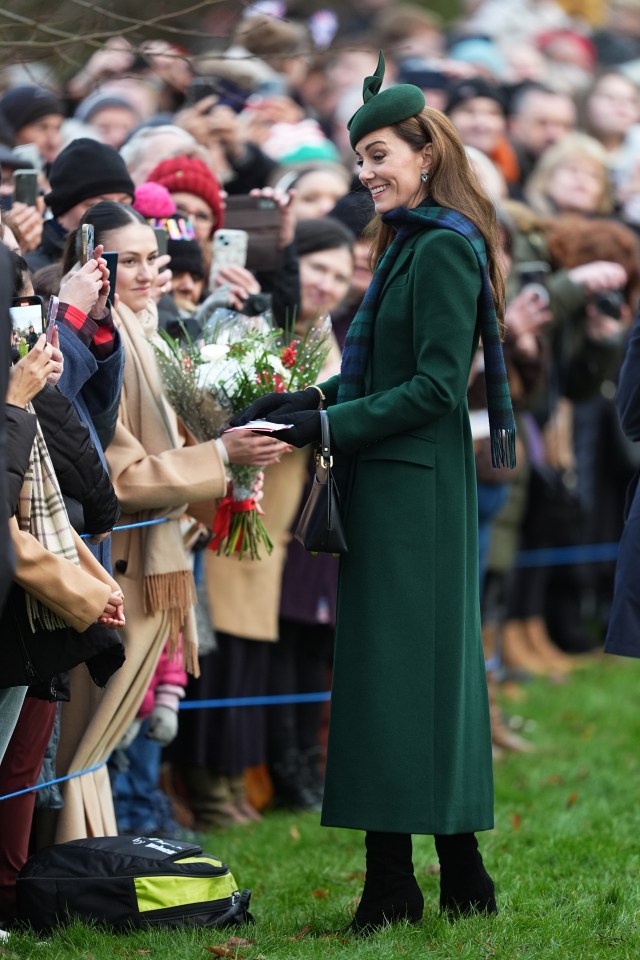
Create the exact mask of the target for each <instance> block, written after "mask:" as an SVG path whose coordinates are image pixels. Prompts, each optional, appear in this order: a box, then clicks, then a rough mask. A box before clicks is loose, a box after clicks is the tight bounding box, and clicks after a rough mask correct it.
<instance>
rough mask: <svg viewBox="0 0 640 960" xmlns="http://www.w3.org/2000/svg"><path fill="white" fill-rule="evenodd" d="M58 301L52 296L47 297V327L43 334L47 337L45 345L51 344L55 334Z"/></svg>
mask: <svg viewBox="0 0 640 960" xmlns="http://www.w3.org/2000/svg"><path fill="white" fill-rule="evenodd" d="M59 304H60V301H59V300H58V298H57V297H54V296H53V295H52V296H51V297H49V308H48V310H47V327H46V330H45V333H46V335H47V343H52V342H53V335H54V333H55V332H56V329H57V327H56V317H57V316H58V306H59Z"/></svg>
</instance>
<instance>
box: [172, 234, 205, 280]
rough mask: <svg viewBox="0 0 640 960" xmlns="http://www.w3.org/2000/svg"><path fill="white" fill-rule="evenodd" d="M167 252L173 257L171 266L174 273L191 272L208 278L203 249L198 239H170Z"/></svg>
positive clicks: (202, 277)
mask: <svg viewBox="0 0 640 960" xmlns="http://www.w3.org/2000/svg"><path fill="white" fill-rule="evenodd" d="M167 253H168V254H169V255H170V257H171V263H170V264H169V266H170V267H171V270H172V271H173V273H174V274H176V273H191V274H193V276H194V277H199V278H200V279H201V280H204V279H205V278H206V273H205V269H204V263H203V260H202V251H201V249H200V244H199V243H198V241H197V240H171V239H170V240H169V243H168V246H167Z"/></svg>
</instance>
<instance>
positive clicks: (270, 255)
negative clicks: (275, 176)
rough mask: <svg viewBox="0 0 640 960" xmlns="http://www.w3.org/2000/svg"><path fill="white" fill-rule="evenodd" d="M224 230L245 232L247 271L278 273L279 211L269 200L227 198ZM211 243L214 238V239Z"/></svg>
mask: <svg viewBox="0 0 640 960" xmlns="http://www.w3.org/2000/svg"><path fill="white" fill-rule="evenodd" d="M226 204H227V206H226V210H225V215H224V226H225V229H229V230H246V232H247V233H248V235H249V245H248V248H247V259H246V266H247V270H251V271H256V270H278V269H279V268H280V266H281V264H282V253H281V251H280V249H279V247H280V225H281V224H280V220H281V214H280V207H279V206H278V204H277V202H276V201H275V200H274V199H273V198H272V197H251V196H245V195H235V196H230V197H227V201H226ZM214 242H215V235H214Z"/></svg>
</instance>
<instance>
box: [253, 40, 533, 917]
mask: <svg viewBox="0 0 640 960" xmlns="http://www.w3.org/2000/svg"><path fill="white" fill-rule="evenodd" d="M383 76H384V58H383V57H382V54H381V55H380V60H379V63H378V68H377V69H376V71H375V73H374V74H373V75H372V76H369V77H366V78H365V81H364V89H363V94H364V97H363V99H364V103H363V105H362V106H361V107H360V109H359V110H357V111H356V113H355V114H354V116H353V117H352V118H351V120H350V122H349V124H348V127H349V137H350V142H351V146H352V148H353V149H354V151H355V156H356V162H357V164H358V166H359V168H360V174H359V176H360V181H361V183H362V185H363V186H364V187H365V188H366V189H368V190H369V191H370V194H371V196H372V199H373V203H374V206H375V211H376V213H377V215H378V218H379V219H378V220H377V221H376V224H377V226H376V234H375V238H374V243H373V260H374V262H375V264H376V270H375V272H374V275H373V279H372V282H371V285H370V287H369V289H368V291H367V294H366V295H365V297H364V299H363V301H362V304H361V307H360V309H359V311H358V313H357V314H356V316H355V318H354V320H353V322H352V324H351V327H350V330H349V334H348V336H347V339H346V342H345V348H344V353H343V357H342V365H341V372H340V374H339V375H337V376H335V377H333V378H332V379H330V380H327V381H324V382H323V383H320V384H319V385H317V386H313V385H310V387H309V388H307V389H306V390H303V391H300V392H298V393H293V394H286V393H284V394H271V395H270V396H269V397H266V398H262V399H261V400H259V401H256V402H255V403H254V404H252V405H251V406H250V407H249V408H248V409H247V410H246V411H244V413H243V414H242V415H241V416H240V417H238V418H236V420H235V423H241V422H246V421H248V420H251V419H253V418H255V417H268V418H269V420H273V421H275V422H276V423H282V424H292V425H293V426H292V428H291V429H288V430H287V431H286V436H287V439H289V440H290V442H291V443H292V444H293V445H295V446H299V445H303V444H307V443H318V442H319V440H320V414H319V410H318V408H319V407H320V406H321V405H323V404H324V405H326V407H327V412H328V417H329V423H330V429H331V435H332V441H333V445H334V448H335V453H334V456H335V465H336V471H337V472H338V471H339V473H340V474H341V490H342V497H343V499H342V510H343V520H344V522H345V524H346V528H345V533H346V540H347V544H348V553H346V554H344V555H343V556H342V557H341V558H340V569H339V590H338V606H337V616H336V644H335V660H334V673H333V691H332V701H331V720H330V730H329V744H328V753H327V771H326V781H325V792H324V800H323V810H322V823H323V824H325V825H327V826H337V827H347V828H355V829H360V830H364V831H365V846H366V866H367V870H366V878H365V884H364V891H363V894H362V898H361V901H360V904H359V906H358V908H357V910H356V913H355V916H354V918H353V920H352V923H351V930H352V931H353V932H355V933H367V932H368V931H370V930H371V929H375V928H377V927H380V926H383V925H385V924H388V923H393V922H395V921H401V920H408V921H409V922H411V923H417V922H419V921H420V919H421V917H422V912H423V896H422V891H421V890H420V887H419V885H418V882H417V880H416V877H415V874H414V868H413V862H412V840H411V837H412V834H414V833H416V834H433V835H434V836H435V844H436V851H437V854H438V858H439V860H440V867H441V872H440V907H441V909H442V910H443V911H445V912H447V913H449V914H451V915H453V916H458V915H460V914H463V915H464V914H467V913H472V912H480V913H493V912H495V911H496V909H497V907H496V899H495V891H494V883H493V880H492V878H491V877H490V875H489V874H488V872H487V870H486V868H485V866H484V864H483V860H482V857H481V855H480V852H479V850H478V843H477V839H476V836H475V834H476V831H479V830H490V829H491V828H492V827H493V780H492V753H491V729H490V722H489V705H488V696H487V682H486V676H485V667H484V657H483V650H482V642H481V634H480V603H479V578H478V530H477V525H478V508H477V501H476V477H475V466H474V451H473V441H472V436H471V428H470V423H469V413H468V407H467V399H466V393H467V385H468V381H469V374H470V369H471V364H472V360H473V357H474V354H475V352H476V349H477V346H478V342H479V338H480V335H482V340H483V344H484V350H485V371H486V375H487V378H488V383H489V384H490V388H489V390H488V394H489V421H490V431H491V436H492V439H493V451H494V456H493V459H494V463H495V464H496V465H498V464H506V465H508V466H511V467H512V466H514V462H515V424H514V421H513V414H512V411H511V402H510V397H509V390H508V384H507V379H506V373H505V368H504V359H503V355H502V346H501V342H500V336H501V325H502V321H503V315H504V301H505V297H504V279H503V276H502V272H501V267H500V260H499V255H498V242H499V241H498V232H497V226H496V218H495V211H494V208H493V206H492V204H491V202H490V200H489V199H488V198H487V197H486V195H485V194H484V193H483V192H482V191H481V189H480V187H479V185H478V183H477V180H476V178H475V176H474V175H473V173H472V171H471V168H470V165H469V161H468V158H467V156H466V154H465V152H464V146H463V144H462V141H461V140H460V137H459V135H458V133H457V132H456V130H455V128H454V127H453V125H452V124H451V122H450V121H449V120H448V119H447V117H445V116H444V114H442V113H440V111H438V110H435V109H433V108H430V107H428V106H426V104H425V99H424V94H423V93H422V91H421V90H420V88H418V87H416V86H413V85H412V84H401V85H398V86H395V87H391V88H388V89H385V90H383V91H382V92H380V88H381V85H382V80H383ZM374 326H375V336H374V332H373V331H374ZM284 433H285V431H283V433H282V434H280V433H278V432H276V433H275V434H274V435H275V436H276V437H278V436H282V435H284Z"/></svg>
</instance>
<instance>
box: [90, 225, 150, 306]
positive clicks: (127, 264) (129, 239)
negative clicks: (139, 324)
mask: <svg viewBox="0 0 640 960" xmlns="http://www.w3.org/2000/svg"><path fill="white" fill-rule="evenodd" d="M103 242H104V247H105V250H113V251H115V252H116V253H117V254H118V274H117V279H116V290H117V292H118V296H119V297H120V300H121V301H122V303H124V304H125V306H127V307H129V309H130V310H133V311H134V313H137V312H138V311H139V310H143V309H144V307H146V305H147V303H148V301H149V297H150V295H151V286H152V284H153V283H154V281H155V279H156V277H157V275H158V268H157V266H156V260H157V259H158V244H157V242H156V235H155V233H154V232H153V230H152V229H151V227H148V226H147V225H146V224H144V223H131V224H129V225H128V226H126V227H119V228H118V229H117V230H111V231H109V232H108V233H106V234H105V236H104V240H103Z"/></svg>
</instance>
